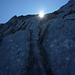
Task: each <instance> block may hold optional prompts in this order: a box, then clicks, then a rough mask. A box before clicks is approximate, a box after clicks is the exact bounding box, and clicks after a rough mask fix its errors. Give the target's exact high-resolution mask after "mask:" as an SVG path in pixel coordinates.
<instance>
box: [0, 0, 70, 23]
mask: <svg viewBox="0 0 75 75" xmlns="http://www.w3.org/2000/svg"><path fill="white" fill-rule="evenodd" d="M68 1H69V0H62V1H60V0H57V1H55V0H52V1H51V0H41V1H40V0H37V1H36V0H31V1H29V0H19V1H18V0H16V1H15V0H13V1H10V0H6V1H4V0H2V1H0V10H1V11H0V23H6V22H7V21H8V20H9V19H11V18H12V17H13V16H14V15H16V16H20V15H24V16H25V15H29V14H31V15H33V14H34V15H36V14H39V12H41V11H44V13H45V14H47V13H52V12H54V11H56V10H58V9H59V8H60V7H61V6H63V5H65V4H66V3H67V2H68Z"/></svg>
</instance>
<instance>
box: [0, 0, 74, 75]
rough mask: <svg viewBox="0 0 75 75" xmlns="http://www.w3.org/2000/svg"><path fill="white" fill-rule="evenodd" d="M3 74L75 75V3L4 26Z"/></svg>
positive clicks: (0, 43) (0, 39)
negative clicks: (41, 15) (41, 16)
mask: <svg viewBox="0 0 75 75" xmlns="http://www.w3.org/2000/svg"><path fill="white" fill-rule="evenodd" d="M10 13H11V12H10ZM0 75H75V0H70V1H69V2H68V3H67V4H66V5H64V6H62V7H61V8H60V9H59V10H57V11H55V12H53V13H49V14H46V15H45V16H44V17H43V18H40V17H38V15H26V16H18V17H17V16H16V15H15V16H13V17H12V18H11V19H10V20H9V21H8V22H6V23H5V24H0Z"/></svg>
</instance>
